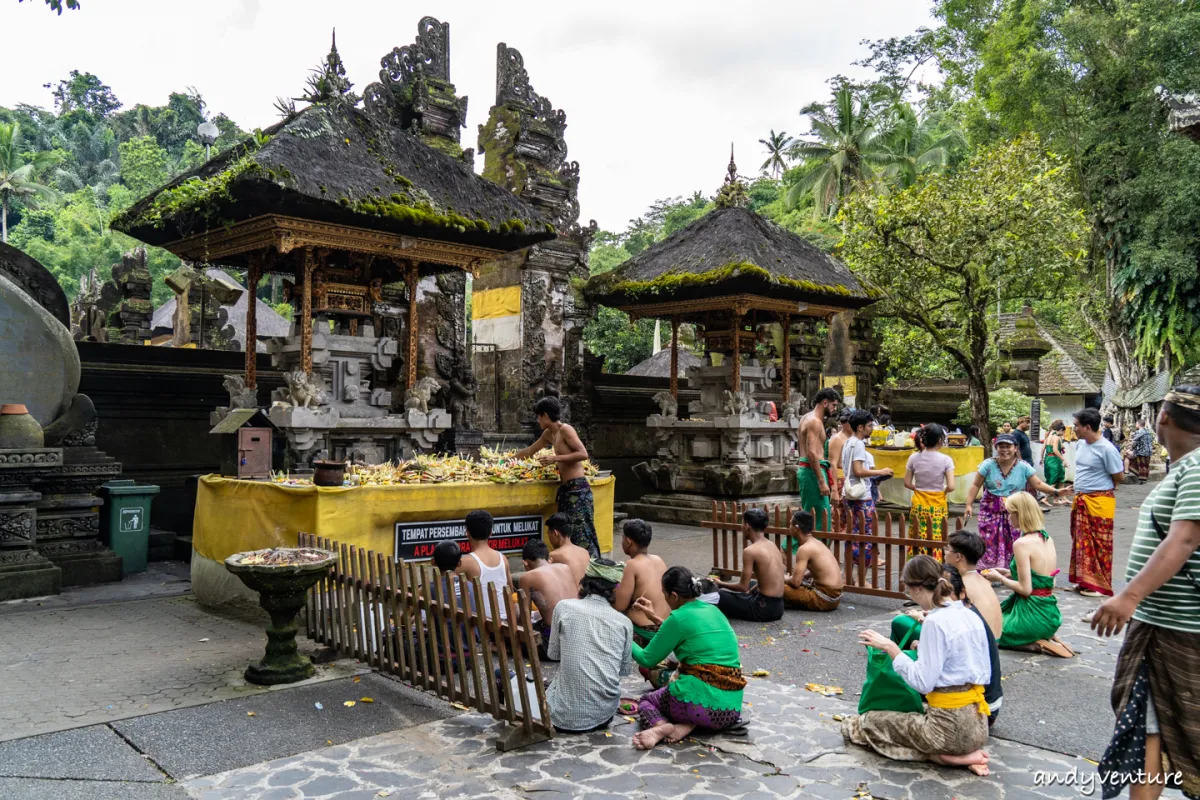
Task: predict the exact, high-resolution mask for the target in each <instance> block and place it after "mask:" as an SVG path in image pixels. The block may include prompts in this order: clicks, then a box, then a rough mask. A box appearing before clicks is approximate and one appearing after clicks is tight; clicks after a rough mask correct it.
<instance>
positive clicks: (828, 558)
mask: <svg viewBox="0 0 1200 800" xmlns="http://www.w3.org/2000/svg"><path fill="white" fill-rule="evenodd" d="M814 527H815V520H814V519H813V515H812V512H809V511H797V512H796V513H795V514H793V515H792V525H791V530H790V531H789V532H788V535H789V536H790V537H791V538H792V540H793V541H794V542H795V543H796V554H795V555H794V556H793V557H792V574H790V575H786V576H785V577H784V587H783V603H784V605H785V606H787V607H788V608H798V609H801V610H804V611H833V610H834V609H836V608H837V607H838V603H839V602H840V601H841V599H842V585H843V582H842V568H841V566H840V565H839V564H838V561H837V559H836V558H834V557H833V553H831V552H829V548H828V547H826V546H825V544H824V542H822V541H820V540H819V539H815V538H813V535H812V532H813V528H814Z"/></svg>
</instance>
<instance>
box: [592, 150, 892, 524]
mask: <svg viewBox="0 0 1200 800" xmlns="http://www.w3.org/2000/svg"><path fill="white" fill-rule="evenodd" d="M746 203H747V190H746V187H745V185H744V184H743V183H742V182H741V180H740V179H739V178H738V175H737V165H736V164H735V163H734V161H733V157H732V154H731V157H730V162H729V171H728V175H727V177H726V179H725V183H724V185H723V186H722V188H721V190H720V192H719V193H718V196H717V201H716V205H717V208H716V209H715V210H714V211H712V212H710V213H708V214H706V215H704V216H703V217H701V218H700V219H698V220H696V221H695V222H693V223H692V224H690V225H688V226H687V227H685V228H683V229H682V230H679V231H677V232H675V233H674V234H672V235H671V236H669V237H667V238H666V239H664V240H663V241H661V242H658V243H656V244H653V245H651V246H650V247H648V248H647V249H646V250H644V251H643V252H641V253H639V254H638V255H636V256H634V257H633V258H631V259H629V260H628V261H626V262H625V263H624V264H622V265H621V266H619V267H617V268H616V269H614V270H613V271H612V272H609V273H605V274H602V275H598V276H596V277H594V278H592V279H591V280H589V281H588V284H587V286H586V287H585V293H586V294H587V295H588V297H589V299H590V300H592V301H593V302H596V303H599V304H601V305H606V306H610V307H613V308H617V309H619V310H621V311H624V312H625V313H627V314H629V315H630V317H631V318H632V319H634V320H636V319H639V318H643V317H651V318H657V319H662V320H667V321H669V322H670V326H671V345H670V352H671V367H670V372H669V375H670V391H669V392H665V393H660V394H659V395H658V396H657V397H656V400H657V401H658V403H659V406H660V413H658V414H652V415H650V416H649V417H647V418H646V423H645V424H646V427H647V428H648V429H649V432H650V433H651V434H652V435H653V436H654V437H655V440H656V442H657V445H658V447H657V452H656V455H655V457H654V458H652V459H651V460H649V461H648V462H644V463H641V464H638V465H637V466H635V467H634V472H635V473H636V474H637V475H638V477H639V478H640V479H641V480H642V481H643V482H644V483H645V484H647V485H648V486H649V487H650V488H651V490H652V493H651V494H648V495H645V496H643V497H642V498H641V501H640V504H639V508H638V511H639V513H641V514H642V515H643V516H647V517H650V518H653V517H656V516H657V517H658V518H660V519H663V520H665V521H683V520H686V519H688V518H689V511H690V512H691V516H696V515H697V514H699V515H703V514H706V513H707V512H708V510H709V507H710V505H711V501H712V499H714V498H716V499H750V498H753V499H755V500H762V501H764V502H775V501H779V502H787V501H788V500H789V499H792V498H794V492H795V491H796V477H795V471H796V464H797V461H798V456H797V454H796V451H795V447H794V444H795V439H796V433H797V425H798V420H799V417H800V416H801V415H802V414H803V413H804V412H805V411H806V410H807V402H806V398H805V394H806V393H807V392H806V391H805V389H804V388H802V389H801V391H800V392H795V391H794V390H793V383H794V382H797V381H798V380H799V382H800V383H801V386H802V387H807V386H811V382H810V381H809V378H816V377H819V376H817V375H812V376H809V375H807V374H805V375H799V374H797V372H796V370H795V369H794V366H793V363H792V355H793V329H794V328H799V329H800V330H801V334H802V337H803V338H805V339H807V338H811V337H809V333H810V332H812V333H815V332H814V331H813V327H812V324H813V323H814V322H817V321H824V322H827V323H831V324H830V328H831V330H833V329H836V328H839V327H840V328H841V330H842V332H843V334H844V338H846V339H847V340H848V338H849V337H848V334H849V327H850V323H849V322H848V321H847V319H846V315H845V312H853V311H855V310H858V309H861V308H863V307H865V306H867V305H869V304H870V303H871V302H872V297H871V294H870V292H869V291H868V290H867V289H866V288H865V287H863V286H862V285H861V284H859V282H858V281H857V280H856V279H855V278H854V276H853V275H852V274H851V273H850V271H849V270H848V269H847V268H846V266H845V265H843V264H842V263H840V262H839V261H837V260H836V259H834V258H832V257H831V256H829V255H827V254H825V253H823V252H822V251H821V250H819V249H818V248H817V247H815V246H814V245H812V244H810V243H809V242H807V241H805V240H804V239H802V238H801V237H799V236H797V235H795V234H793V233H790V232H788V231H786V230H784V229H783V228H781V227H779V226H777V225H775V224H774V223H772V222H770V221H769V220H767V219H765V218H764V217H762V216H760V215H758V214H756V213H754V212H752V211H750V210H749V209H747V208H746V207H745V206H746ZM835 315H841V316H839V317H838V318H837V319H836V323H837V324H833V323H832V322H831V321H834V320H835ZM686 324H691V325H695V326H696V332H697V340H698V341H702V342H703V348H704V357H703V359H702V362H701V364H700V365H698V366H696V367H692V368H691V369H689V370H688V372H687V380H688V384H689V387H690V388H691V389H692V390H694V391H695V390H698V391H699V395H700V399H699V400H698V401H693V402H691V403H689V404H688V406H687V408H686V409H684V410H681V409H680V408H679V404H678V398H679V374H678V373H679V369H678V352H679V350H678V348H679V328H680V326H681V325H686ZM834 332H836V331H834ZM831 339H832V340H833V342H834V344H835V345H836V340H837V337H836V336H832V337H831ZM850 347H851V346H850V344H849V342H848V341H847V342H846V343H845V345H844V347H843V349H846V350H849V349H850ZM832 349H837V348H836V347H834V348H832ZM806 371H807V370H806ZM775 392H778V394H777V395H776V394H775ZM765 395H771V396H778V397H779V398H780V400H781V406H780V407H779V408H777V412H778V413H777V415H775V416H776V418H775V419H772V415H771V414H770V412H769V410H767V409H768V408H769V407H768V406H767V405H766V404H765V403H763V402H760V401H761V400H762V399H763V397H764V396H765ZM859 402H860V404H861V402H862V401H861V399H860V401H859ZM681 411H683V413H681ZM789 493H792V494H789ZM656 512H657V513H656ZM697 518H698V517H697Z"/></svg>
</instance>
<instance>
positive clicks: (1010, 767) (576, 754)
mask: <svg viewBox="0 0 1200 800" xmlns="http://www.w3.org/2000/svg"><path fill="white" fill-rule="evenodd" d="M626 687H627V690H628V692H629V693H630V694H637V693H640V692H641V691H643V690H644V687H645V684H644V683H642V682H641V681H640V679H629V680H628V681H627V682H626ZM746 703H747V708H746V711H747V714H748V716H749V729H750V733H749V736H747V737H745V738H742V739H738V738H732V737H720V736H716V737H705V738H696V739H689V740H687V741H685V742H682V743H679V744H676V745H664V746H660V747H659V748H656V749H655V750H653V751H651V752H640V751H638V750H636V749H634V748H633V747H632V745H631V743H630V737H631V736H632V734H633V733H634V732H635V731H636V730H637V726H636V725H635V724H633V723H632V722H631V721H630V720H629V719H628V718H624V717H618V718H617V719H616V721H615V722H614V724H613V725H612V727H611V728H610V730H609V731H607V732H597V733H592V734H587V735H583V736H560V737H558V738H556V739H555V740H553V741H550V742H544V743H541V744H537V745H532V746H529V747H526V748H523V749H520V750H517V751H513V752H510V753H499V752H497V751H496V750H495V748H494V747H493V746H492V745H491V744H490V742H489V741H488V739H489V737H491V736H494V735H495V734H496V733H497V729H496V726H495V725H494V724H493V722H492V720H491V718H489V717H485V716H481V715H477V714H462V715H459V716H456V717H452V718H449V719H446V720H442V721H440V722H434V723H430V724H426V725H422V726H420V727H414V728H409V729H406V730H403V731H398V732H394V733H386V734H382V735H380V736H374V737H369V738H365V739H360V740H358V741H354V742H350V743H348V744H346V745H341V746H336V747H328V748H322V749H318V750H315V751H313V752H309V753H304V754H301V755H297V756H292V757H289V758H283V759H278V760H275V761H270V762H267V763H263V764H258V765H255V766H251V767H246V768H243V769H236V770H231V771H228V772H224V773H220V774H217V775H213V776H210V777H205V778H199V779H193V780H189V781H184V782H183V784H182V785H183V788H184V789H185V790H186V791H187V792H188V794H189V795H190V796H191V797H193V798H196V799H197V800H288V799H290V798H337V800H368V798H378V797H403V798H405V799H406V800H408V799H409V798H450V797H477V798H483V797H487V798H538V799H539V800H542V799H545V800H552V799H553V798H586V799H587V800H600V798H617V797H636V798H643V797H655V798H657V797H681V798H695V799H696V800H700V798H704V799H705V800H708V799H709V798H746V800H749V799H750V798H756V799H757V798H773V797H812V798H836V800H846V799H847V798H853V797H855V796H860V795H856V792H857V791H858V789H859V787H860V786H865V787H866V788H867V789H868V790H869V791H870V794H871V796H873V797H875V798H878V799H879V800H882V799H883V798H887V800H941V799H942V798H945V799H946V800H949V799H950V798H959V799H960V800H990V799H992V798H1005V799H1006V800H1018V799H1027V798H1071V797H1078V796H1080V795H1081V794H1082V793H1083V792H1082V791H1081V790H1080V789H1079V788H1077V787H1064V786H1038V785H1037V773H1038V772H1039V771H1041V772H1045V773H1047V774H1049V773H1053V774H1058V775H1067V774H1069V773H1070V772H1071V770H1075V771H1076V772H1077V773H1081V774H1085V775H1088V774H1092V773H1093V771H1094V767H1093V766H1092V765H1091V764H1090V763H1089V762H1087V761H1086V760H1084V759H1082V758H1075V757H1071V756H1065V755H1061V754H1058V753H1055V752H1052V751H1049V750H1041V749H1038V748H1034V747H1029V746H1027V745H1022V744H1015V743H1011V742H1006V741H1003V740H993V741H992V742H991V743H990V745H989V748H988V749H989V752H990V755H991V757H992V761H991V764H992V769H993V770H994V773H995V774H994V775H993V776H992V777H989V778H976V777H974V776H972V775H971V774H970V773H968V772H967V771H966V770H961V769H949V768H945V767H936V766H933V765H930V764H924V763H899V762H894V761H888V760H886V759H883V758H881V757H879V756H877V755H875V754H874V753H871V752H869V751H867V750H863V749H862V748H858V747H854V746H852V745H846V744H845V743H844V741H843V739H842V736H841V734H840V732H839V725H838V723H837V722H836V721H835V719H834V715H835V714H839V715H840V714H846V713H852V712H853V708H854V704H853V703H852V702H848V701H846V700H845V699H842V698H836V697H824V696H821V695H816V694H813V693H811V692H807V691H805V690H803V689H792V688H789V687H782V686H779V685H778V684H774V683H772V682H770V681H764V680H753V681H751V684H750V686H749V687H748V688H747V690H746ZM861 796H865V795H861ZM1097 796H1098V795H1097ZM1164 796H1166V797H1179V794H1178V793H1176V792H1170V793H1167V794H1166V795H1164Z"/></svg>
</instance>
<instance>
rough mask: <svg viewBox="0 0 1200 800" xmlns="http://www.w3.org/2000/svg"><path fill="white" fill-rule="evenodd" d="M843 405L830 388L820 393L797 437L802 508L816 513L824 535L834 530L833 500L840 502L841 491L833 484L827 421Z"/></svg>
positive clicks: (801, 420) (840, 398)
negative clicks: (831, 505) (826, 437)
mask: <svg viewBox="0 0 1200 800" xmlns="http://www.w3.org/2000/svg"><path fill="white" fill-rule="evenodd" d="M841 401H842V397H841V395H839V394H838V392H837V389H833V388H827V389H822V390H821V391H819V392H817V396H816V397H814V398H813V410H812V411H810V412H808V413H807V414H805V415H804V416H803V417H801V418H800V432H799V434H798V436H797V440H798V441H797V448H798V449H799V450H800V468H799V469H797V470H796V482H797V483H798V484H799V485H800V507H801V508H803V509H804V510H805V511H811V512H812V513H813V516H814V517H815V518H816V521H817V528H818V530H822V531H827V530H831V528H832V525H831V520H830V513H831V512H830V508H831V507H830V504H829V500H830V497H831V496H832V497H833V498H834V499H838V498H839V489H838V488H837V487H836V485H834V484H833V480H832V476H831V475H830V473H829V453H828V452H827V449H826V447H827V445H828V442H827V440H826V439H825V418H826V417H827V416H829V415H830V414H833V413H834V412H836V411H837V407H838V403H840V402H841Z"/></svg>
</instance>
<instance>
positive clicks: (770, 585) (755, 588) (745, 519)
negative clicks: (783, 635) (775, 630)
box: [715, 508, 784, 622]
mask: <svg viewBox="0 0 1200 800" xmlns="http://www.w3.org/2000/svg"><path fill="white" fill-rule="evenodd" d="M766 530H767V512H766V511H763V510H762V509H761V508H748V509H746V510H745V511H744V512H743V513H742V533H743V534H744V535H745V537H746V546H745V548H744V549H743V550H742V575H741V578H739V579H738V580H737V581H715V583H716V585H717V587H718V588H719V589H720V590H721V598H720V604H719V606H718V607H719V608H720V609H721V611H722V613H724V614H725V616H727V617H729V618H731V619H748V620H750V621H751V622H774V621H776V620H778V619H782V618H783V588H784V586H783V573H784V570H783V553H782V552H780V550H779V548H778V547H777V546H776V545H775V543H774V542H772V541H771V540H770V539H768V538H767V537H766Z"/></svg>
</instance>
